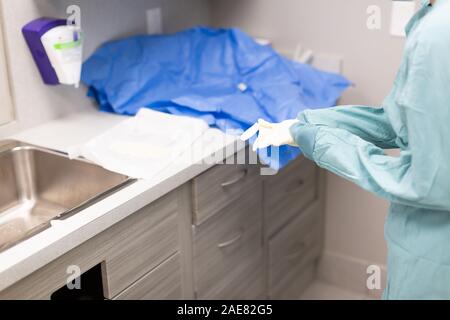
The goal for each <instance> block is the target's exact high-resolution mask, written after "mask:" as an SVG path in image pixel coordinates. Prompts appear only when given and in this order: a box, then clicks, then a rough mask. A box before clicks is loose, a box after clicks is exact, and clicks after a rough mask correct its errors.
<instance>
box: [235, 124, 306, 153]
mask: <svg viewBox="0 0 450 320" xmlns="http://www.w3.org/2000/svg"><path fill="white" fill-rule="evenodd" d="M297 122H298V120H295V119H294V120H286V121H283V122H281V123H269V122H267V121H265V120H262V119H260V120H258V122H257V123H256V124H254V125H253V126H252V127H251V128H250V129H248V130H247V131H246V132H244V134H243V135H242V136H241V140H243V141H247V140H249V139H250V138H251V137H253V136H255V135H256V134H258V138H257V139H256V141H255V143H254V144H253V151H256V150H258V149H264V148H267V147H269V146H274V147H280V146H283V145H291V146H297V144H296V143H295V141H294V138H293V137H292V135H291V131H290V129H291V127H292V126H293V125H294V124H296V123H297Z"/></svg>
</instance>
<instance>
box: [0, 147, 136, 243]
mask: <svg viewBox="0 0 450 320" xmlns="http://www.w3.org/2000/svg"><path fill="white" fill-rule="evenodd" d="M133 181H134V180H131V179H129V178H128V177H126V176H123V175H120V174H116V173H113V172H110V171H107V170H105V169H103V168H101V167H99V166H97V165H94V164H92V163H89V162H87V161H83V160H70V159H69V158H68V157H67V155H65V154H63V153H59V152H56V151H52V150H48V149H44V148H40V147H36V146H33V145H28V144H25V143H21V142H18V141H0V251H3V250H5V249H7V248H10V247H11V246H13V245H15V244H17V243H19V242H21V241H23V240H25V239H27V238H29V237H31V236H33V235H35V234H37V233H39V232H41V231H43V230H45V229H46V228H49V227H50V226H51V224H50V222H51V221H52V220H55V219H64V218H67V217H68V216H71V215H72V214H75V213H77V212H79V211H80V210H82V209H84V208H86V207H88V206H90V205H92V204H93V203H95V202H97V201H99V200H100V199H103V198H104V197H107V196H108V195H110V194H112V193H113V192H115V191H117V190H119V189H120V188H122V187H124V186H126V185H128V184H130V183H132V182H133Z"/></svg>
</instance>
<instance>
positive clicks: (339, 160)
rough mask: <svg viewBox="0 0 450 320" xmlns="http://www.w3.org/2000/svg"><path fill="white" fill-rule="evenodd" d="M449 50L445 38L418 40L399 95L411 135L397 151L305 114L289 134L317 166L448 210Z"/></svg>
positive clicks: (399, 199) (396, 198)
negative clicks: (390, 151) (388, 152)
mask: <svg viewBox="0 0 450 320" xmlns="http://www.w3.org/2000/svg"><path fill="white" fill-rule="evenodd" d="M448 52H450V43H449V41H448V40H445V41H441V40H438V39H432V41H425V42H423V41H422V42H421V44H420V46H419V47H418V48H417V49H416V50H415V52H414V56H413V57H411V60H410V62H409V69H408V70H409V74H408V77H407V82H406V85H405V87H404V88H403V90H402V91H401V94H400V96H399V97H397V104H398V107H399V108H404V110H405V113H406V121H405V122H406V123H405V126H406V127H407V130H408V138H409V146H408V148H407V149H406V150H403V151H402V152H401V155H400V157H398V158H397V157H390V156H388V155H386V154H385V153H384V150H382V148H380V147H379V146H376V145H375V144H374V143H373V142H374V141H372V142H369V141H366V140H364V139H362V138H361V137H359V136H357V135H356V134H355V133H358V132H355V131H354V130H353V129H354V128H353V129H352V128H349V127H348V126H337V127H338V128H335V127H336V126H335V127H329V126H325V125H321V124H320V122H317V121H314V122H313V123H308V121H306V122H303V123H302V121H303V120H304V119H306V120H308V118H311V117H310V116H308V114H307V115H306V117H303V116H301V117H300V120H302V121H300V122H299V123H297V124H295V125H294V126H292V128H291V134H292V135H293V137H294V139H295V141H296V142H297V144H298V145H299V146H300V148H301V149H302V151H303V152H304V154H305V155H306V156H307V157H308V158H310V159H312V160H314V161H315V162H317V164H318V165H319V166H321V167H323V168H325V169H328V170H330V171H331V172H333V173H336V174H338V175H340V176H342V177H344V178H346V179H348V180H350V181H352V182H354V183H356V184H357V185H359V186H361V187H362V188H364V189H366V190H368V191H371V192H374V193H375V194H377V195H379V196H381V197H384V198H386V199H388V200H390V201H391V202H394V203H400V204H405V205H411V206H417V207H423V208H429V209H436V210H450V141H449V140H450V90H449V83H450V61H449V60H448ZM302 118H304V119H302ZM366 138H367V137H366ZM367 140H370V139H367ZM376 140H377V139H376ZM375 142H376V141H375Z"/></svg>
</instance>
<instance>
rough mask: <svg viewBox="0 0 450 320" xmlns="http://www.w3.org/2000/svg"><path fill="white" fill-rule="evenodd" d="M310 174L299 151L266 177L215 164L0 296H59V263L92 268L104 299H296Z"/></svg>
mask: <svg viewBox="0 0 450 320" xmlns="http://www.w3.org/2000/svg"><path fill="white" fill-rule="evenodd" d="M320 177H321V171H320V170H318V169H317V167H316V166H315V165H313V164H312V163H311V162H310V161H308V160H306V159H305V158H299V159H298V160H297V161H295V162H294V163H292V164H291V165H289V166H288V167H287V168H285V169H284V170H282V171H281V172H280V173H279V174H278V175H276V176H267V177H263V176H261V175H260V168H259V167H258V166H248V165H238V166H235V165H220V166H216V167H214V168H212V169H210V170H208V171H207V172H205V173H203V174H202V175H200V176H199V177H196V178H195V179H194V180H193V181H191V182H190V183H187V184H185V185H184V186H182V187H180V188H179V189H177V190H174V191H173V192H171V193H169V194H168V195H166V196H164V197H162V198H160V199H159V200H157V201H155V202H154V203H152V204H149V205H148V206H146V207H145V208H143V209H141V210H139V211H137V212H136V213H134V214H132V215H131V216H129V217H128V218H126V219H124V220H123V221H121V222H119V223H117V224H116V225H114V226H112V227H111V228H109V229H108V230H106V231H104V232H102V233H100V234H99V235H97V236H95V237H94V238H92V239H90V240H88V241H86V242H85V243H83V244H82V245H80V246H79V247H77V248H75V249H73V250H72V251H70V252H68V253H66V254H65V255H63V256H61V257H60V258H59V259H57V260H55V261H53V262H51V263H50V264H48V265H47V266H45V267H43V268H42V269H40V270H38V271H36V272H35V273H33V274H31V275H30V276H28V277H27V278H25V279H23V280H22V281H20V282H18V283H16V284H15V285H13V286H12V287H10V288H8V289H6V290H4V291H3V292H0V299H50V298H51V297H52V294H53V293H54V292H55V291H58V297H61V296H64V293H61V292H60V290H61V288H62V289H64V288H65V287H66V281H67V278H68V274H67V268H68V266H78V267H79V268H80V271H81V273H83V274H89V273H90V272H91V271H92V270H93V269H95V270H96V272H95V273H94V274H98V275H99V276H98V277H99V278H101V279H97V280H98V284H97V285H100V286H101V288H100V289H101V291H102V292H103V293H104V297H105V298H107V299H117V300H127V299H133V300H140V299H150V300H151V299H193V298H197V299H249V300H254V299H265V298H271V299H297V298H299V297H300V295H301V293H302V290H304V289H305V288H306V286H307V285H308V284H309V283H310V282H311V281H312V280H313V277H314V273H315V262H316V260H317V259H318V257H319V255H320V252H321V250H322V242H323V240H322V238H323V181H322V180H321V178H320ZM82 277H83V276H82Z"/></svg>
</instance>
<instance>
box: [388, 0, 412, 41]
mask: <svg viewBox="0 0 450 320" xmlns="http://www.w3.org/2000/svg"><path fill="white" fill-rule="evenodd" d="M415 12H416V3H415V1H399V0H396V1H393V2H392V16H391V35H393V36H396V37H405V36H406V33H405V28H406V25H407V24H408V22H409V20H410V19H411V18H412V17H413V15H414V13H415Z"/></svg>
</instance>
